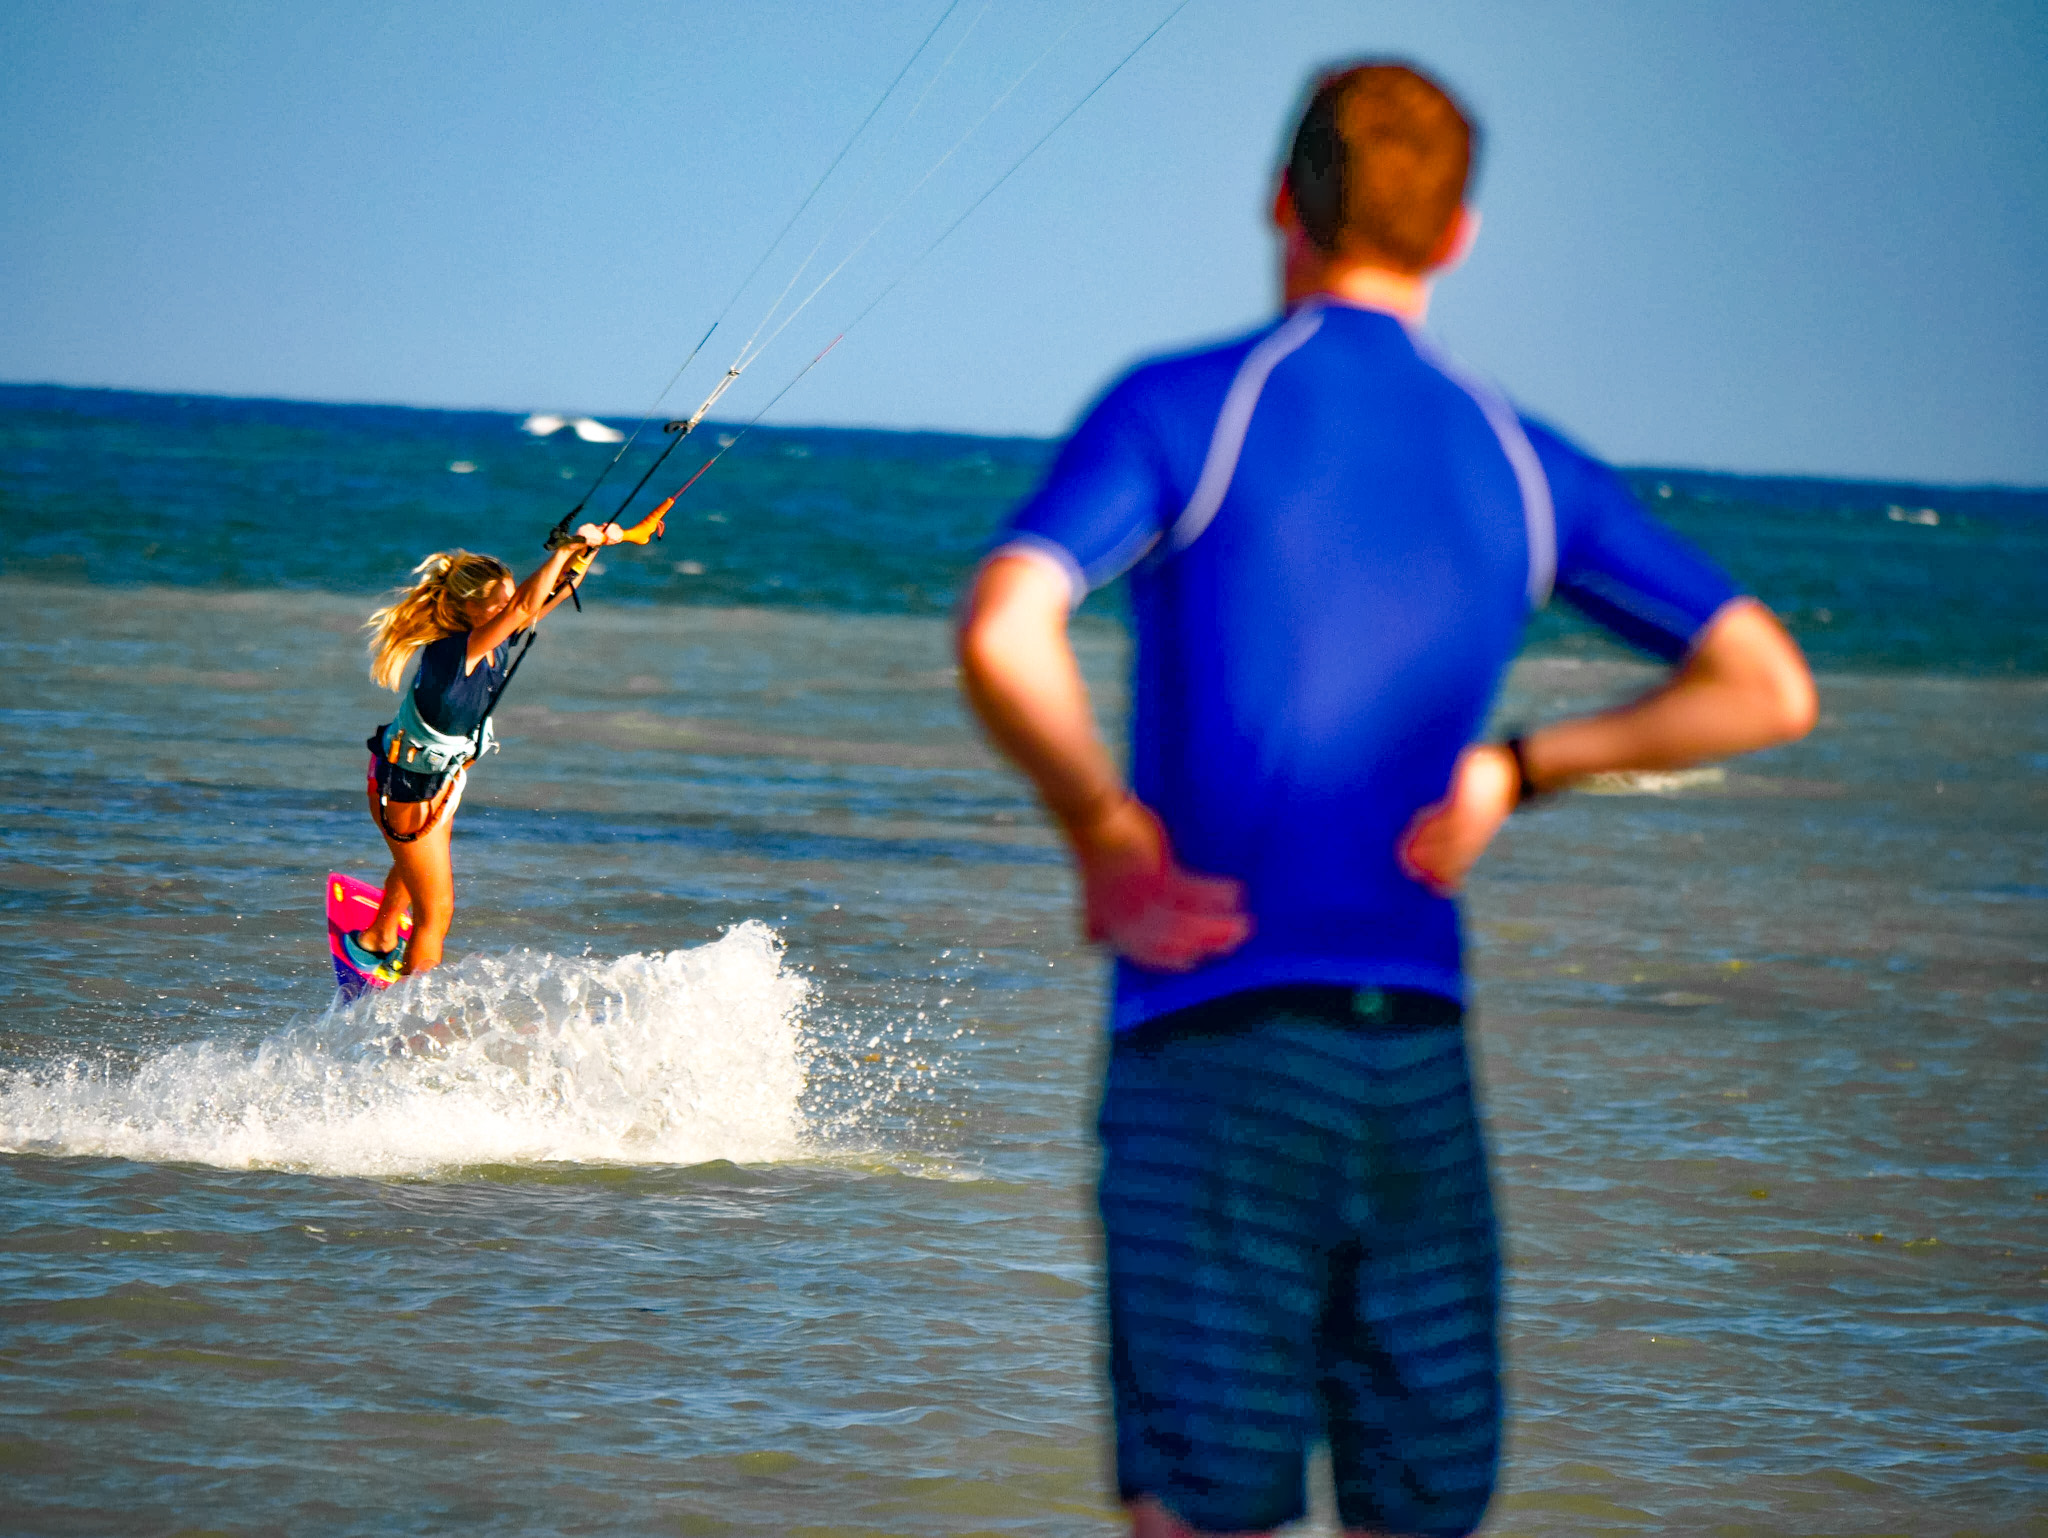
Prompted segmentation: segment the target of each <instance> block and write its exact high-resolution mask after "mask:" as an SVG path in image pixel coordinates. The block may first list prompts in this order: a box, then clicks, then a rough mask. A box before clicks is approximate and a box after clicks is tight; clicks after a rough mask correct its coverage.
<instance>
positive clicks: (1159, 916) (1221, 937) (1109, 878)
mask: <svg viewBox="0 0 2048 1538" xmlns="http://www.w3.org/2000/svg"><path fill="white" fill-rule="evenodd" d="M1068 832H1069V836H1070V837H1071V838H1072V840H1073V843H1074V856H1075V859H1076V861H1077V863H1078V864H1079V866H1080V873H1081V888H1082V912H1083V924H1084V927H1085V929H1086V931H1087V935H1088V938H1089V939H1090V940H1094V941H1096V942H1098V943H1100V944H1102V945H1106V946H1108V947H1109V949H1110V950H1112V951H1114V952H1115V953H1116V954H1117V955H1119V956H1122V957H1124V958H1125V959H1126V960H1128V961H1134V962H1136V963H1137V964H1138V965H1139V966H1141V967H1151V968H1153V969H1154V970H1156V971H1161V972H1186V971H1189V970H1190V969H1192V968H1194V967H1197V966H1200V965H1201V964H1202V963H1203V962H1205V961H1209V960H1213V959H1214V958H1215V957H1217V956H1222V955H1226V954H1228V953H1229V952H1231V951H1234V950H1236V949H1237V948H1238V947H1239V946H1240V945H1242V944H1244V942H1245V940H1246V939H1247V938H1248V937H1249V936H1250V934H1251V932H1252V920H1251V915H1250V914H1249V913H1247V912H1246V911H1245V908H1244V887H1243V885H1242V884H1241V883H1239V882H1236V881H1232V880H1229V879H1228V878H1226V877H1221V876H1203V875H1197V874H1196V873H1195V872H1193V871H1190V870H1186V869H1184V868H1182V866H1181V865H1180V864H1179V862H1178V861H1176V860H1175V859H1174V857H1173V847H1172V844H1171V842H1170V841H1169V840H1168V839H1167V836H1166V830H1165V829H1164V828H1163V827H1161V826H1160V824H1159V819H1158V818H1157V817H1156V816H1154V815H1153V813H1152V810H1151V808H1149V807H1147V806H1146V805H1145V804H1144V803H1143V802H1141V801H1139V800H1138V799H1137V798H1136V797H1134V796H1127V797H1125V798H1124V799H1123V800H1122V801H1121V802H1118V803H1117V804H1115V805H1114V806H1113V807H1112V808H1111V809H1110V810H1109V811H1108V812H1107V813H1105V814H1104V815H1103V816H1102V817H1100V818H1098V819H1095V820H1094V821H1092V822H1090V823H1089V824H1088V825H1087V826H1086V827H1084V828H1069V830H1068Z"/></svg>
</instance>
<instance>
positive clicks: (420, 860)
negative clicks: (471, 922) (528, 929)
mask: <svg viewBox="0 0 2048 1538" xmlns="http://www.w3.org/2000/svg"><path fill="white" fill-rule="evenodd" d="M444 804H445V803H444V802H443V801H442V800H441V799H436V800H433V801H401V802H394V803H393V804H392V805H390V806H389V807H387V808H385V809H384V813H385V816H386V817H387V818H389V820H390V823H391V826H392V828H393V829H394V830H395V831H397V832H399V833H411V832H413V831H414V830H415V829H418V828H422V827H426V825H427V824H428V823H429V822H431V823H432V824H433V826H432V827H430V828H427V831H426V832H424V833H422V834H420V836H419V837H418V838H416V839H414V840H413V841H412V842H411V843H409V844H402V843H400V842H398V840H396V839H394V838H392V837H391V835H390V834H388V833H386V834H385V835H384V844H385V847H386V848H388V849H389V850H390V851H391V874H390V875H389V876H388V877H386V878H385V882H384V902H383V904H382V905H381V906H380V907H379V908H378V909H377V918H376V921H375V923H374V924H373V925H372V926H371V927H370V928H369V929H366V930H364V931H363V939H362V943H363V945H364V946H365V947H367V948H368V949H371V950H378V951H388V950H389V949H391V947H392V946H394V945H396V944H397V943H398V916H399V915H400V914H401V913H403V912H405V911H406V909H408V908H410V909H411V910H412V939H411V940H409V941H407V942H406V947H405V960H404V961H403V962H402V963H401V964H400V966H399V969H398V970H399V971H400V973H401V974H403V975H405V976H408V977H410V976H411V975H413V974H414V973H416V972H426V971H429V970H431V969H432V968H433V967H435V966H437V965H439V963H440V960H441V947H442V945H443V944H444V943H445V942H446V940H447V938H448V926H449V924H450V923H452V922H453V921H454V918H455V871H454V867H453V864H452V862H451V860H450V856H449V850H448V840H449V836H450V834H452V833H453V832H454V828H455V818H454V817H453V815H448V816H441V815H438V814H439V813H440V812H441V811H442V808H443V806H444ZM376 810H377V808H376V798H375V797H374V796H373V797H372V798H371V811H372V813H373V814H374V813H375V811H376ZM379 831H380V832H381V831H382V824H381V823H380V824H379ZM387 919H388V921H389V924H390V929H389V931H388V932H386V931H385V930H384V928H383V926H384V925H385V923H386V921H387Z"/></svg>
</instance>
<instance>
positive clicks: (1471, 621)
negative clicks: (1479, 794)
mask: <svg viewBox="0 0 2048 1538" xmlns="http://www.w3.org/2000/svg"><path fill="white" fill-rule="evenodd" d="M998 548H1000V549H1007V550H1017V549H1026V550H1031V551H1035V552H1037V553H1039V554H1041V555H1044V556H1047V557H1049V558H1051V559H1052V560H1054V561H1056V562H1058V563H1059V564H1060V566H1061V567H1062V568H1063V569H1064V570H1065V571H1066V572H1067V574H1068V577H1069V580H1070V582H1071V583H1072V584H1073V586H1074V589H1075V596H1076V601H1078V599H1079V597H1080V595H1081V594H1082V593H1084V592H1085V591H1086V590H1087V589H1088V588H1089V587H1094V586H1100V585H1101V584H1103V583H1106V582H1109V581H1111V580H1113V579H1114V578H1115V577H1117V576H1118V575H1120V574H1121V573H1123V572H1125V571H1130V572H1131V607H1132V613H1133V618H1134V623H1135V629H1136V637H1135V639H1136V653H1135V658H1134V663H1133V666H1134V673H1135V677H1134V680H1133V690H1132V713H1131V775H1132V781H1133V788H1134V789H1135V790H1136V792H1137V794H1138V795H1139V796H1140V797H1141V798H1142V799H1143V800H1144V801H1145V802H1146V803H1147V804H1149V805H1150V806H1152V807H1153V808H1155V809H1156V810H1157V811H1158V812H1159V814H1160V817H1161V818H1162V820H1163V821H1164V822H1165V825H1166V828H1167V830H1168V832H1169V834H1170V835H1171V837H1172V839H1173V842H1174V847H1175V849H1176V851H1177V853H1178V854H1179V857H1180V858H1181V860H1182V861H1183V862H1184V863H1185V864H1186V865H1188V866H1189V867H1190V868H1192V869H1194V870H1198V871H1207V872H1213V873H1216V874H1220V875H1228V876H1234V877H1236V878H1238V879H1239V880H1241V881H1243V882H1244V883H1245V885H1246V888H1247V892H1248V896H1249V904H1250V908H1251V913H1252V917H1253V921H1254V925H1255V928H1254V930H1253V933H1252V937H1251V938H1250V940H1248V941H1247V942H1246V943H1245V945H1244V946H1243V947H1242V948H1240V949H1239V950H1237V951H1235V952H1233V953H1232V954H1231V955H1229V956H1226V957H1223V958H1221V959H1219V960H1216V961H1213V962H1210V963H1208V964H1206V965H1204V966H1202V967H1200V968H1198V969H1196V970H1195V971H1193V972H1191V973H1185V974H1167V973H1158V972H1150V971H1147V970H1145V969H1144V968H1141V967H1137V966H1133V965H1131V964H1130V963H1128V962H1120V963H1119V964H1118V967H1117V977H1116V1003H1115V1010H1114V1023H1115V1024H1116V1026H1117V1027H1118V1028H1120V1029H1121V1028H1128V1027H1130V1026H1134V1025H1137V1024H1139V1023H1140V1022H1142V1021H1144V1020H1147V1019H1150V1018H1152V1017H1153V1016H1155V1015H1160V1014H1164V1013H1167V1012H1168V1011H1170V1010H1175V1009H1179V1008H1183V1007H1185V1006H1187V1005H1190V1004H1196V1003H1201V1002H1203V1001H1205V1000H1207V999H1212V998H1218V997H1221V996H1223V995H1225V994H1230V993H1235V992H1239V991H1241V990H1244V989H1248V988H1257V987H1265V986H1269V985H1275V984H1283V983H1300V982H1311V983H1316V982H1320V983H1336V984H1343V985H1351V986H1367V985H1379V986H1384V987H1412V988H1423V989H1428V990H1431V991H1434V992H1437V993H1441V994H1444V995H1447V996H1449V997H1452V998H1460V997H1462V996H1463V991H1464V985H1463V976H1462V957H1461V941H1460V936H1459V927H1458V912H1457V906H1456V904H1455V903H1453V902H1452V901H1450V900H1448V899H1446V898H1442V897H1438V896H1436V895H1434V894H1433V893H1431V892H1430V891H1429V890H1428V889H1427V888H1425V887H1423V886H1422V885H1420V884H1419V883H1417V882H1415V881H1412V880H1410V879H1409V877H1408V876H1407V875H1405V874H1404V873H1403V872H1402V870H1401V868H1400V865H1399V863H1398V860H1397V858H1396V854H1395V844H1396V841H1397V839H1398V838H1399V836H1400V834H1401V833H1402V831H1403V830H1404V829H1405V828H1406V826H1407V825H1408V822H1409V820H1410V819H1411V818H1413V816H1414V815H1415V813H1416V812H1417V811H1418V810H1420V809H1421V808H1422V807H1424V806H1426V805H1428V804H1430V803H1431V802H1434V801H1436V800H1438V799H1439V798H1441V797H1442V795H1443V794H1444V791H1445V789H1446V786H1447V784H1448V782H1449V778H1450V772H1451V768H1452V765H1453V763H1454V762H1455V760H1456V758H1457V756H1458V754H1459V752H1460V751H1461V750H1463V749H1464V747H1465V746H1466V745H1467V744H1469V743H1470V742H1472V741H1473V740H1474V739H1475V737H1476V736H1477V734H1478V733H1479V731H1480V728H1481V726H1482V725H1483V723H1484V721H1485V717H1486V712H1487V708H1488V705H1489V703H1490V702H1491V700H1492V698H1493V695H1494V692H1495V690H1496V688H1497V687H1498V686H1499V683H1500V680H1501V677H1502V675H1503V673H1504V672H1505V670H1506V668H1507V666H1508V663H1509V662H1510V661H1511V660H1512V659H1513V657H1514V655H1515V652H1516V650H1517V648H1518V647H1519V645H1520V643H1521V638H1522V631H1523V627H1524V624H1525V623H1526V621H1527V619H1528V616H1529V614H1530V613H1531V611H1532V610H1533V609H1534V608H1536V607H1540V606H1541V605H1542V604H1543V603H1544V602H1545V601H1546V600H1547V599H1548V597H1549V596H1550V593H1551V591H1552V590H1553V588H1554V589H1555V590H1556V592H1558V593H1559V594H1560V595H1561V596H1563V597H1564V598H1565V599H1566V600H1567V601H1568V602H1570V603H1571V604H1573V605H1574V606H1575V607H1577V608H1579V609H1580V610H1582V611H1583V612H1585V613H1586V614H1587V615H1589V616H1590V617H1592V618H1593V619H1594V620H1596V621H1598V622H1599V623H1600V624H1602V625H1604V626H1606V627H1607V628H1609V629H1610V630H1612V631H1614V632H1615V633H1616V634H1617V635H1619V636H1621V637H1622V638H1623V639H1625V640H1627V641H1629V642H1631V643H1633V644H1634V645H1636V646H1638V647H1640V648H1642V649H1644V650H1647V651H1649V652H1650V653H1651V654H1652V655H1654V656H1657V657H1660V658H1663V659H1665V660H1667V661H1670V660H1676V659H1678V658H1680V657H1682V656H1684V654H1685V653H1686V651H1687V649H1688V648H1689V646H1690V645H1691V643H1692V642H1693V640H1694V639H1695V638H1696V637H1697V635H1698V634H1699V632H1700V631H1701V630H1702V629H1703V628H1704V627H1705V625H1706V624H1707V622H1708V621H1709V620H1711V619H1712V618H1713V616H1714V615H1715V613H1716V612H1717V611H1718V610H1719V609H1720V608H1721V607H1722V606H1723V605H1724V604H1725V603H1727V602H1728V601H1729V600H1730V599H1731V598H1733V597H1735V596H1736V589H1735V588H1734V586H1733V585H1732V584H1731V583H1730V582H1729V580H1728V578H1727V577H1726V576H1724V575H1723V574H1722V573H1721V572H1720V571H1719V570H1717V569H1716V568H1715V567H1714V566H1713V565H1712V564H1710V563H1709V562H1708V561H1707V560H1706V559H1705V558H1704V557H1703V556H1701V555H1700V554H1698V553H1697V552H1696V551H1694V550H1693V549H1692V548H1691V547H1690V546H1688V545H1686V544H1685V543H1684V542H1682V541H1681V540H1679V539H1678V538H1677V537H1676V536H1675V535H1673V534H1672V533H1670V532H1669V531H1668V530H1666V529H1665V528H1663V527H1662V526H1661V525H1660V524H1658V523H1656V522H1655V521H1653V520H1652V519H1651V518H1650V517H1649V516H1648V515H1647V514H1646V513H1645V512H1644V511H1643V510H1642V509H1641V508H1640V507H1639V506H1638V505H1637V503H1636V501H1635V499H1634V498H1633V497H1632V496H1631V495H1630V493H1629V492H1628V490H1627V488H1626V487H1624V486H1623V485H1622V484H1621V482H1620V480H1619V479H1618V478H1617V477H1616V476H1615V475H1614V474H1613V472H1611V471H1610V470H1608V469H1606V468H1605V467H1604V466H1602V465H1601V464H1599V463H1598V462H1597V461H1595V460H1593V459H1590V458H1588V457H1587V456H1586V455H1585V454H1583V453H1581V452H1579V451H1578V450H1577V449H1576V448H1574V447H1573V446H1572V445H1570V444H1569V443H1567V442H1566V441H1565V440H1564V439H1562V438H1561V437H1559V436H1558V435H1556V434H1555V433H1553V432H1550V431H1549V430H1547V429H1546V428H1543V427H1541V426H1539V425H1537V424H1536V423H1533V422H1530V421H1527V420H1525V419H1522V418H1520V417H1518V416H1517V415H1516V413H1515V412H1514V410H1513V408H1511V407H1510V406H1508V405H1507V403H1506V402H1505V401H1504V400H1502V399H1501V398H1500V397H1499V396H1498V395H1496V394H1495V393H1494V392H1493V391H1492V390H1491V389H1490V388H1489V387H1487V386H1486V385H1484V384H1482V383H1480V382H1479V381H1476V380H1474V379H1472V378H1470V377H1468V376H1467V375H1465V374H1464V373H1463V372H1462V371H1461V370H1460V369H1458V368H1457V366H1456V365H1455V364H1453V363H1451V362H1450V361H1449V360H1447V359H1445V358H1443V357H1442V356H1440V355H1439V354H1437V353H1436V352H1435V351H1434V349H1433V347H1432V346H1431V344H1430V343H1429V342H1428V341H1427V339H1426V338H1424V337H1422V336H1421V335H1420V333H1414V332H1411V331H1410V330H1409V329H1408V328H1406V327H1405V326H1404V325H1403V324H1402V323H1401V322H1400V321H1399V320H1397V319H1395V318H1393V317H1391V316H1388V315H1385V314H1382V313H1379V312H1377V311H1371V310H1363V309H1355V308H1351V307H1348V306H1344V305H1339V304H1332V303H1324V302H1313V303H1311V304H1308V305H1305V306H1303V307H1301V308H1300V309H1297V310H1296V311H1294V312H1293V313H1292V314H1291V315H1289V316H1288V317H1286V318H1285V319H1283V320H1282V321H1280V322H1278V323H1276V324H1275V325H1274V326H1271V327H1268V328H1267V329H1265V330H1262V331H1260V332H1258V333H1256V334H1254V335H1253V336H1251V337H1248V338H1245V339H1243V340H1241V341H1237V342H1233V343H1230V344H1228V345H1226V346H1223V347H1217V348H1212V349H1208V350H1205V351H1201V352H1195V353H1190V354H1186V355H1183V356H1180V357H1173V358H1167V359H1163V360H1158V361H1154V362H1151V363H1148V364H1145V365H1142V366H1140V367H1139V368H1137V369H1136V370H1134V371H1133V372H1132V373H1130V374H1129V375H1127V376H1126V377H1125V378H1123V379H1122V380H1120V381H1119V382H1118V383H1117V384H1115V385H1114V386H1113V387H1112V388H1111V389H1110V391H1109V392H1108V394H1107V395H1105V396H1104V397H1103V399H1102V400H1101V401H1100V402H1099V403H1098V404H1097V405H1096V406H1095V408H1094V409H1093V410H1092V411H1090V412H1089V414H1088V416H1087V417H1086V419H1085V420H1084V421H1083V422H1082V423H1081V425H1080V427H1079V428H1078V429H1077V430H1076V432H1075V433H1074V435H1073V437H1072V438H1071V439H1070V440H1069V441H1068V443H1067V445H1066V447H1065V448H1064V449H1063V450H1062V452H1061V453H1060V455H1059V456H1058V458H1057V460H1056V461H1055V463H1054V465H1053V468H1052V470H1051V472H1050V474H1049V475H1048V477H1047V479H1046V482H1045V484H1044V485H1043V486H1042V487H1041V488H1040V489H1039V491H1038V492H1037V493H1036V494H1035V495H1034V496H1033V497H1032V498H1031V499H1030V500H1029V501H1028V502H1026V503H1025V504H1024V506H1023V507H1021V508H1020V509H1019V510H1018V511H1017V513H1016V514H1015V515H1014V516H1013V518H1012V520H1011V524H1010V527H1009V530H1008V531H1007V533H1006V534H1005V535H1004V536H1003V538H1002V539H1001V540H1000V541H999V544H998Z"/></svg>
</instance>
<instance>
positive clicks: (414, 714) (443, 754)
mask: <svg viewBox="0 0 2048 1538" xmlns="http://www.w3.org/2000/svg"><path fill="white" fill-rule="evenodd" d="M497 745H498V739H497V735H496V734H495V733H494V732H493V731H492V730H491V723H490V720H489V718H488V717H486V718H485V720H484V723H483V727H482V729H481V730H480V731H479V732H478V734H477V735H476V736H474V737H451V736H449V735H448V733H446V732H441V731H436V730H435V729H434V728H433V727H431V726H429V725H427V723H426V722H425V721H424V720H422V719H421V717H420V712H419V707H418V706H417V705H415V704H414V703H413V697H412V694H411V692H410V691H408V692H407V694H406V696H405V698H404V699H403V700H401V701H400V702H399V706H398V714H397V715H396V716H394V717H393V718H392V720H391V723H390V725H388V726H386V727H385V728H384V729H383V731H382V732H381V733H380V734H379V737H378V744H377V757H378V758H380V759H382V760H383V761H384V762H385V763H388V764H392V765H395V766H396V767H398V768H400V769H409V770H411V771H413V772H414V773H415V774H448V773H450V772H451V771H453V770H456V769H459V768H461V767H462V766H463V765H464V764H467V763H470V762H472V761H473V760H475V759H479V758H482V757H483V756H484V754H486V753H488V752H490V751H491V750H492V749H493V748H495V747H496V746H497Z"/></svg>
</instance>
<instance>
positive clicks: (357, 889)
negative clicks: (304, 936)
mask: <svg viewBox="0 0 2048 1538" xmlns="http://www.w3.org/2000/svg"><path fill="white" fill-rule="evenodd" d="M383 901H384V889H383V888H382V887H376V886H371V885H370V883H369V882H367V881H358V880H356V878H355V877H353V876H345V875H343V874H342V873H341V872H340V871H338V870H336V871H329V872H328V873H327V954H328V956H329V958H330V959H332V961H333V962H334V982H335V986H337V987H338V988H340V989H341V996H342V998H343V999H353V998H357V997H359V996H360V995H362V994H364V993H367V992H369V991H370V990H371V989H372V988H389V987H390V986H391V983H392V974H391V973H389V972H387V971H386V970H385V969H384V968H383V967H378V968H377V969H376V970H375V971H371V972H365V971H364V970H362V968H360V967H358V966H357V965H356V964H355V963H354V962H352V961H350V960H349V959H348V947H347V946H345V945H343V944H342V936H343V935H348V934H353V933H355V932H356V931H357V930H359V929H367V928H369V927H370V922H371V920H373V919H375V918H376V917H377V905H378V904H379V903H381V902H383ZM398 938H399V941H400V943H401V944H402V943H404V942H405V941H407V940H409V939H411V938H412V919H411V917H410V916H407V917H405V918H402V919H400V920H399V921H398Z"/></svg>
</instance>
